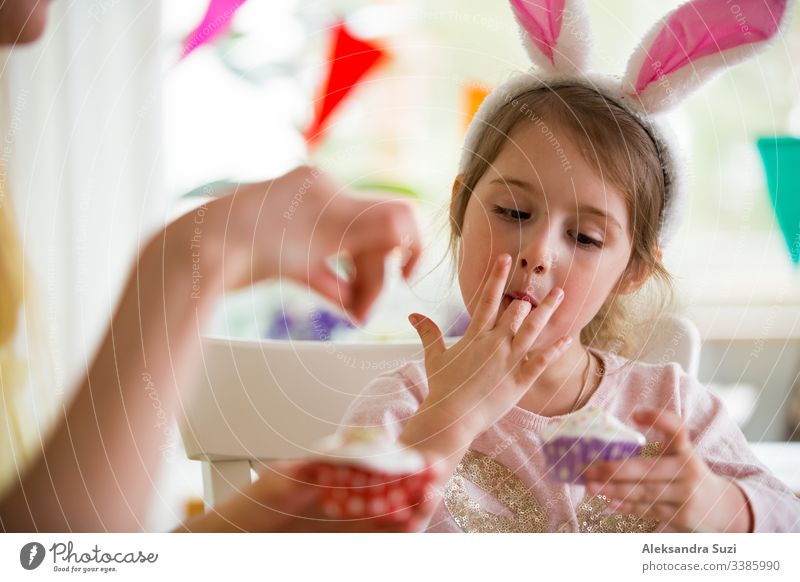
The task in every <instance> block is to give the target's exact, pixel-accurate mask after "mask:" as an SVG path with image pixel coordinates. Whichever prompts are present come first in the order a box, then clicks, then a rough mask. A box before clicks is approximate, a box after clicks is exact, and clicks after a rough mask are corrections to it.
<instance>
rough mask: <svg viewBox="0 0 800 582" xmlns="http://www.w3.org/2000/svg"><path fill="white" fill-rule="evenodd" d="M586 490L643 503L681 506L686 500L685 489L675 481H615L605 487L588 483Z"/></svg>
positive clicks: (591, 492)
mask: <svg viewBox="0 0 800 582" xmlns="http://www.w3.org/2000/svg"><path fill="white" fill-rule="evenodd" d="M586 490H587V491H588V492H589V494H590V495H605V496H606V497H610V498H612V499H620V500H622V501H630V502H641V503H670V504H673V505H680V504H681V503H682V502H683V500H684V499H686V491H685V489H684V488H683V487H680V486H678V485H676V483H675V482H674V481H615V482H613V483H606V484H604V485H603V484H599V483H587V485H586Z"/></svg>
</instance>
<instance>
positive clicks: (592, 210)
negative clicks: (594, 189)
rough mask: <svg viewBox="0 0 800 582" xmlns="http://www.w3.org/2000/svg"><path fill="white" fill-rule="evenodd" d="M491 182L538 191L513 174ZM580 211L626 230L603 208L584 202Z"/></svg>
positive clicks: (579, 208)
mask: <svg viewBox="0 0 800 582" xmlns="http://www.w3.org/2000/svg"><path fill="white" fill-rule="evenodd" d="M489 183H490V184H499V185H500V186H518V187H520V188H522V189H523V190H525V191H526V192H529V193H530V192H538V190H537V189H536V188H535V186H534V185H533V184H531V183H530V182H526V181H525V180H520V179H519V178H514V177H511V176H509V177H502V176H500V177H498V178H495V179H493V180H491V181H490V182H489ZM578 212H583V213H584V214H594V215H595V216H599V217H600V218H602V219H603V220H605V221H607V222H609V223H610V224H612V225H613V226H616V227H617V228H618V229H619V230H620V231H622V232H624V229H623V228H622V225H621V224H620V223H619V221H618V220H617V219H616V218H614V217H613V216H611V215H610V214H608V213H607V212H605V211H604V210H603V209H601V208H597V207H596V206H590V205H586V204H584V205H582V206H579V207H578Z"/></svg>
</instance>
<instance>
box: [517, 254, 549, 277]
mask: <svg viewBox="0 0 800 582" xmlns="http://www.w3.org/2000/svg"><path fill="white" fill-rule="evenodd" d="M519 264H520V266H521V267H522V268H523V269H527V268H528V259H526V258H525V257H523V258H521V259H520V261H519ZM546 270H547V267H546V266H545V265H544V264H543V263H542V262H540V264H538V265H536V266H535V267H534V268H533V272H534V273H536V274H537V275H541V274H542V273H544V272H545V271H546Z"/></svg>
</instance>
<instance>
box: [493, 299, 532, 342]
mask: <svg viewBox="0 0 800 582" xmlns="http://www.w3.org/2000/svg"><path fill="white" fill-rule="evenodd" d="M530 312H531V304H530V303H528V302H527V301H520V300H519V299H514V301H512V302H511V305H509V306H508V307H507V308H506V310H505V311H504V312H503V315H501V316H500V321H498V322H497V325H496V326H495V329H503V330H505V331H506V332H507V333H509V334H510V335H515V334H516V333H517V331H518V330H519V328H520V326H522V322H523V321H525V317H526V316H527V315H528V314H529V313H530Z"/></svg>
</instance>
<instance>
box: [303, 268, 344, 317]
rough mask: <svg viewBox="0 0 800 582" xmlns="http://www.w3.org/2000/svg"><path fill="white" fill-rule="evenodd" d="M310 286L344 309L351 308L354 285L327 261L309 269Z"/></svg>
mask: <svg viewBox="0 0 800 582" xmlns="http://www.w3.org/2000/svg"><path fill="white" fill-rule="evenodd" d="M308 286H309V288H311V289H313V290H314V291H315V292H317V293H318V294H320V295H321V296H322V297H324V298H325V299H327V300H329V301H331V302H332V303H334V304H335V305H337V306H339V307H341V308H342V309H350V307H351V305H352V301H353V297H352V294H353V285H352V284H351V283H350V282H349V281H346V280H345V279H342V278H341V277H339V276H338V275H336V273H334V272H333V271H332V270H331V269H330V268H329V267H328V266H327V265H326V264H325V263H323V264H321V265H318V266H317V267H315V268H311V269H310V270H309V273H308Z"/></svg>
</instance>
